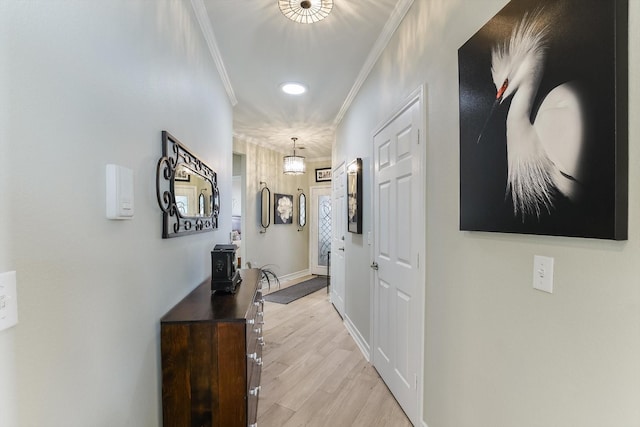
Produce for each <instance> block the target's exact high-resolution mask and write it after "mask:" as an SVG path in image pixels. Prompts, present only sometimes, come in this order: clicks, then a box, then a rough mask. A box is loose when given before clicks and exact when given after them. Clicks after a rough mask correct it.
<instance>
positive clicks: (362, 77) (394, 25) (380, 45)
mask: <svg viewBox="0 0 640 427" xmlns="http://www.w3.org/2000/svg"><path fill="white" fill-rule="evenodd" d="M413 1H414V0H401V1H399V2H398V4H396V7H395V9H394V10H393V12H392V13H391V16H390V17H389V20H388V21H387V23H386V24H385V26H384V28H383V29H382V32H381V33H380V36H378V39H377V40H376V43H375V44H374V45H373V48H372V49H371V52H369V56H368V57H367V60H366V61H365V63H364V65H363V66H362V69H361V70H360V74H358V78H356V81H355V82H354V83H353V86H352V87H351V91H349V94H348V95H347V98H346V99H345V100H344V103H343V104H342V107H340V111H338V114H337V115H336V118H335V120H334V121H333V124H334V126H337V125H339V124H340V122H341V121H342V119H343V118H344V115H345V114H346V113H347V110H348V109H349V107H350V106H351V103H352V102H353V100H354V99H355V97H356V95H357V94H358V92H359V91H360V88H361V87H362V85H363V84H364V82H365V81H366V80H367V77H369V74H370V73H371V70H372V69H373V67H374V65H376V62H377V61H378V58H380V55H382V52H384V49H385V48H386V47H387V45H388V44H389V41H390V40H391V37H393V34H394V33H395V32H396V30H397V29H398V27H399V26H400V23H401V22H402V20H403V19H404V17H405V15H406V14H407V12H408V11H409V8H410V7H411V5H412V4H413Z"/></svg>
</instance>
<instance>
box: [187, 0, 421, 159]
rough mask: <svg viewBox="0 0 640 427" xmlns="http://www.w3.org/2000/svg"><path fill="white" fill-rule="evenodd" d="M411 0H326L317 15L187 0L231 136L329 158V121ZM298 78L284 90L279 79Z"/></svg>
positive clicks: (259, 0)
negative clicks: (303, 19) (295, 89)
mask: <svg viewBox="0 0 640 427" xmlns="http://www.w3.org/2000/svg"><path fill="white" fill-rule="evenodd" d="M412 2H413V0H334V6H333V11H332V12H331V14H330V15H329V16H328V17H327V18H326V19H325V20H323V21H320V22H317V23H314V24H299V23H296V22H293V21H291V20H289V19H287V18H285V17H284V16H283V15H282V14H281V13H280V9H279V7H278V1H277V0H192V4H193V6H194V10H195V11H196V15H197V17H198V20H199V21H200V25H201V27H202V30H203V34H204V35H205V38H206V39H207V43H208V44H209V48H210V50H211V52H212V55H213V57H214V59H215V60H216V63H217V66H218V70H219V71H221V74H222V77H223V81H224V83H225V87H226V90H227V93H228V94H229V97H230V99H231V102H232V103H233V104H234V123H233V126H234V134H235V136H236V138H240V139H243V140H246V141H248V142H252V143H256V144H259V145H263V146H266V147H269V148H272V149H275V150H278V151H281V152H284V153H286V152H290V151H291V149H292V142H291V137H294V136H295V137H298V138H299V139H298V142H297V146H302V147H304V151H302V152H300V154H301V155H303V156H306V157H307V159H309V160H313V159H327V158H330V157H331V146H332V144H333V141H334V140H335V128H336V125H337V124H338V123H339V122H340V120H341V119H342V116H343V114H344V113H345V110H346V108H347V107H348V106H349V104H350V102H351V100H352V99H353V97H354V96H355V94H356V93H357V91H358V89H359V88H360V85H361V84H362V82H363V81H364V79H365V78H366V76H367V74H368V73H369V71H370V69H371V67H372V66H373V64H374V63H375V61H376V59H377V58H378V55H379V54H380V52H381V51H382V49H384V47H385V46H386V44H387V42H388V40H389V39H390V38H391V36H392V34H393V32H394V31H395V29H396V28H397V26H398V25H399V23H400V21H401V20H402V18H403V17H404V14H405V13H406V11H407V10H408V8H409V6H410V5H411V3H412ZM287 81H297V82H300V83H304V84H305V85H306V86H307V87H308V89H309V90H308V92H307V93H306V94H304V95H302V96H299V97H293V96H291V95H286V94H284V93H282V92H281V91H280V85H281V84H282V83H284V82H287Z"/></svg>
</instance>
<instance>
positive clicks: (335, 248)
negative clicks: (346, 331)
mask: <svg viewBox="0 0 640 427" xmlns="http://www.w3.org/2000/svg"><path fill="white" fill-rule="evenodd" d="M331 184H332V187H333V192H332V196H333V208H332V211H331V213H332V215H333V221H332V224H333V227H332V230H331V233H332V234H333V238H332V240H331V302H332V303H333V305H334V307H335V308H336V310H337V311H338V313H339V314H340V316H341V317H342V318H344V306H345V276H346V271H345V268H346V266H345V254H344V239H345V234H346V232H347V207H346V204H345V200H346V196H347V188H346V184H347V178H346V176H345V165H344V162H343V163H342V164H340V165H339V166H338V167H336V168H335V169H334V170H333V174H332V177H331Z"/></svg>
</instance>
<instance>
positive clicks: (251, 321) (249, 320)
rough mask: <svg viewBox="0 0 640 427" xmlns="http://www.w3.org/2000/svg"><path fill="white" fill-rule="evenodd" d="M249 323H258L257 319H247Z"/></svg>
mask: <svg viewBox="0 0 640 427" xmlns="http://www.w3.org/2000/svg"><path fill="white" fill-rule="evenodd" d="M247 323H248V324H249V325H253V324H254V323H256V320H255V319H247Z"/></svg>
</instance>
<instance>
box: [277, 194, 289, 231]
mask: <svg viewBox="0 0 640 427" xmlns="http://www.w3.org/2000/svg"><path fill="white" fill-rule="evenodd" d="M273 223H274V224H293V195H291V194H278V193H275V194H274V195H273Z"/></svg>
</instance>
